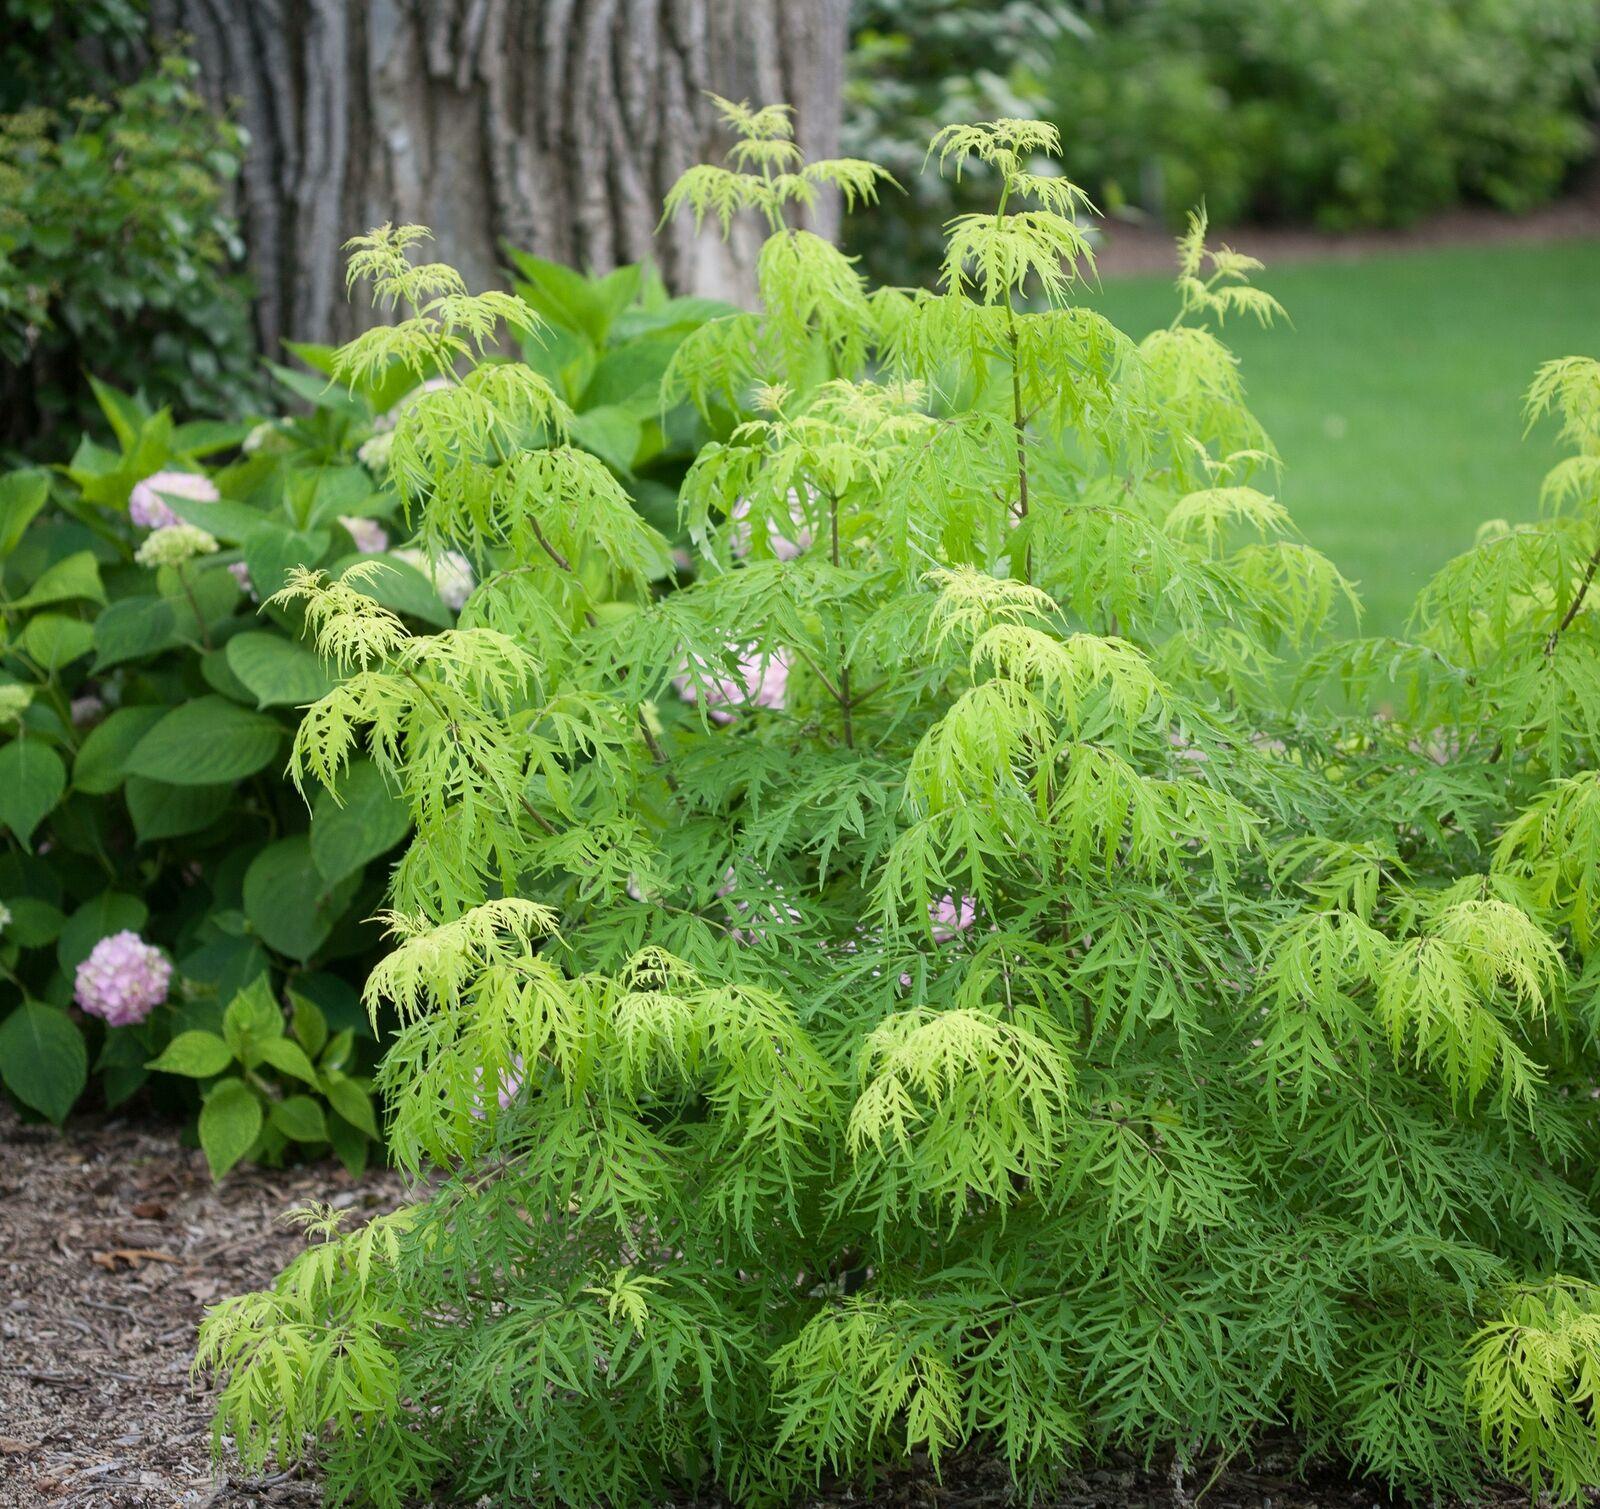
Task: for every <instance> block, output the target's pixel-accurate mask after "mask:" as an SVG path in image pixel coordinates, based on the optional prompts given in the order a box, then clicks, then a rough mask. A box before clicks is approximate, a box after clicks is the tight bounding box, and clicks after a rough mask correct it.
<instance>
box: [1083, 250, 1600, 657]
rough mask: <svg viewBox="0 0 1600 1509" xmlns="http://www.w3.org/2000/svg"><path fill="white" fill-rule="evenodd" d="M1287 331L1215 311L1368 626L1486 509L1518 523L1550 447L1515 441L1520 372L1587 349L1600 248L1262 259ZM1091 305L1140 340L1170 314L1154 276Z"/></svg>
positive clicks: (1384, 626) (1541, 438)
mask: <svg viewBox="0 0 1600 1509" xmlns="http://www.w3.org/2000/svg"><path fill="white" fill-rule="evenodd" d="M1258 281H1259V282H1260V283H1261V285H1262V286H1263V287H1265V288H1267V289H1269V290H1270V291H1271V292H1272V293H1274V294H1276V295H1277V296H1278V298H1279V299H1281V300H1282V302H1283V303H1284V305H1285V307H1286V308H1287V309H1288V311H1289V316H1290V318H1291V320H1292V321H1293V324H1292V326H1291V325H1279V326H1277V327H1276V328H1274V329H1272V330H1266V331H1263V330H1258V329H1257V328H1255V326H1254V324H1253V323H1252V324H1249V325H1246V324H1245V323H1242V322H1241V323H1237V324H1235V323H1233V322H1230V324H1229V326H1228V329H1227V331H1226V332H1225V335H1226V338H1227V339H1228V341H1229V343H1230V344H1231V345H1232V346H1233V348H1234V349H1235V350H1236V351H1237V352H1238V354H1239V356H1240V358H1241V360H1242V362H1243V371H1244V378H1245V383H1246V387H1247V389H1248V392H1249V395H1250V401H1251V404H1252V407H1253V408H1254V409H1255V411H1256V413H1257V415H1258V416H1259V417H1260V418H1261V420H1262V422H1263V423H1264V424H1265V425H1266V427H1267V431H1268V433H1269V434H1270V435H1271V436H1272V438H1273V440H1274V441H1275V442H1276V443H1277V446H1278V449H1279V451H1280V452H1281V453H1282V456H1283V460H1284V472H1283V480H1282V486H1281V489H1280V496H1281V497H1282V498H1283V501H1284V502H1285V504H1286V505H1287V506H1288V508H1289V510H1290V512H1291V513H1292V514H1293V516H1294V518H1295V520H1296V522H1297V523H1298V524H1299V526H1300V528H1301V529H1302V530H1304V532H1305V534H1306V536H1307V538H1308V539H1309V540H1310V541H1311V543H1312V544H1314V545H1316V546H1318V547H1319V548H1320V549H1322V550H1325V551H1326V552H1327V553H1328V554H1329V555H1331V556H1332V557H1333V559H1334V560H1335V561H1336V562H1337V563H1338V565H1339V566H1340V568H1341V569H1342V570H1343V571H1344V572H1345V574H1346V575H1348V576H1350V577H1351V578H1352V579H1354V580H1355V581H1356V582H1357V583H1358V584H1359V587H1360V590H1361V595H1362V598H1363V600H1364V601H1365V603H1366V605H1367V613H1366V620H1365V624H1366V627H1367V628H1368V629H1369V630H1374V631H1383V630H1390V629H1395V628H1398V627H1399V626H1400V625H1401V624H1402V623H1403V622H1404V620H1405V616H1406V613H1407V612H1408V610H1409V608H1410V604H1411V599H1412V597H1413V595H1414V593H1415V592H1416V589H1417V587H1418V586H1419V585H1420V584H1421V583H1422V582H1423V581H1425V580H1426V579H1427V577H1428V576H1429V574H1431V572H1432V571H1433V570H1434V569H1435V568H1436V567H1437V566H1438V565H1439V564H1440V563H1441V562H1443V561H1445V560H1446V559H1448V558H1449V557H1450V556H1451V555H1454V554H1455V553H1456V552H1458V551H1460V550H1462V549H1464V548H1466V547H1467V546H1468V545H1470V544H1471V542H1472V537H1473V531H1474V529H1475V528H1476V526H1477V525H1478V524H1479V522H1480V521H1482V520H1484V519H1488V518H1507V519H1524V518H1529V517H1531V516H1532V515H1533V514H1534V513H1535V512H1536V511H1537V509H1538V490H1539V482H1540V479H1541V478H1542V477H1543V475H1544V472H1545V470H1546V468H1547V467H1548V466H1549V465H1550V464H1551V462H1552V460H1554V459H1555V457H1556V455H1557V454H1558V452H1557V449H1556V446H1555V443H1554V432H1553V428H1552V427H1551V426H1549V425H1545V426H1542V427H1541V428H1540V429H1538V430H1536V431H1534V433H1533V434H1532V435H1530V436H1529V437H1528V438H1527V439H1526V440H1524V439H1523V436H1522V430H1523V424H1522V418H1521V406H1522V395H1523V393H1524V392H1525V391H1526V389H1527V386H1528V382H1529V379H1530V378H1531V377H1532V376H1533V372H1534V368H1535V367H1536V366H1537V365H1538V364H1539V363H1540V362H1541V361H1544V360H1546V359H1548V358H1550V357H1554V356H1567V355H1571V354H1594V355H1600V241H1586V242H1569V243H1565V244H1558V245H1552V246H1503V247H1485V248H1476V247H1475V248H1462V249H1452V250H1444V251H1426V252H1424V251H1418V252H1413V253H1408V254H1401V255H1390V256H1383V257H1374V258H1372V259H1370V260H1367V261H1361V262H1320V263H1302V264H1299V265H1296V266H1287V267H1284V268H1282V269H1279V270H1274V269H1272V268H1270V267H1269V268H1268V269H1267V271H1266V272H1265V273H1264V274H1262V275H1261V276H1260V278H1259V279H1258ZM1090 302H1092V303H1093V304H1095V305H1096V307H1099V308H1100V309H1102V310H1103V311H1104V312H1105V313H1106V314H1108V315H1109V316H1110V317H1111V318H1112V319H1113V320H1115V321H1116V323H1117V324H1118V325H1120V326H1121V327H1122V328H1123V329H1124V330H1126V331H1128V332H1129V333H1130V334H1132V335H1143V334H1144V333H1145V332H1146V331H1148V330H1149V329H1151V328H1152V327H1153V326H1155V325H1164V324H1166V323H1167V321H1168V319H1170V318H1171V314H1172V308H1173V304H1172V296H1171V291H1170V287H1169V286H1168V285H1167V284H1166V283H1165V282H1163V281H1162V280H1160V279H1154V278H1130V279H1126V280H1119V281H1116V282H1110V283H1107V284H1106V285H1105V288H1104V289H1103V291H1101V292H1100V293H1098V294H1096V295H1094V296H1092V298H1091V299H1090Z"/></svg>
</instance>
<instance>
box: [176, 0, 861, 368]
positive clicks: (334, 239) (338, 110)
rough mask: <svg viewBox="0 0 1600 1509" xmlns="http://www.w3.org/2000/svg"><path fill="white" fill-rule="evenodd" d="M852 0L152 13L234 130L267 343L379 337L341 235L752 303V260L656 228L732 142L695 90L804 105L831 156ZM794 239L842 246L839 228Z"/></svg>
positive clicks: (828, 225) (362, 3) (825, 215)
mask: <svg viewBox="0 0 1600 1509" xmlns="http://www.w3.org/2000/svg"><path fill="white" fill-rule="evenodd" d="M848 9H849V5H848V0H153V4H152V6H151V12H152V19H153V21H154V23H155V26H156V29H157V31H158V33H163V34H167V35H172V34H177V33H182V34H184V35H186V36H187V38H188V39H189V44H188V45H189V46H190V48H191V50H192V52H193V55H194V56H195V57H196V58H197V59H198V61H199V63H200V65H201V68H202V71H203V84H204V87H205V88H206V89H207V90H208V91H209V93H210V95H211V97H212V98H213V100H214V101H215V102H216V103H217V104H219V105H226V106H228V107H230V108H231V109H232V110H233V111H234V114H235V117H236V119H237V120H238V121H239V123H240V124H241V125H243V126H244V127H245V128H246V129H247V130H248V131H249V132H250V138H251V145H250V154H249V157H248V160H247V162H246V165H245V170H244V174H243V181H242V184H241V186H240V197H239V206H238V208H239V215H240V221H241V225H242V228H243V231H244V235H245V239H246V243H247V246H248V250H249V259H250V266H251V270H252V272H253V274H254V277H255V281H256V285H257V290H258V296H257V307H256V320H257V326H258V329H259V333H260V336H261V341H262V348H263V350H265V351H266V352H267V353H268V354H269V355H271V354H273V353H275V352H276V351H277V349H278V344H279V342H280V341H281V340H283V339H285V338H292V339H300V340H322V341H328V340H341V339H344V338H346V337H348V336H349V335H351V334H353V333H354V332H355V331H356V330H357V329H359V328H361V326H363V325H365V324H369V323H371V322H372V320H373V319H374V318H376V317H377V316H375V315H374V314H373V312H372V311H371V310H370V309H368V308H367V307H366V306H365V303H364V301H361V300H359V299H358V300H357V301H355V302H349V301H347V300H346V298H345V294H344V282H343V257H342V255H341V253H340V249H339V248H340V246H341V244H342V242H343V241H344V240H345V238H346V237H348V236H351V235H354V234H356V233H358V232H360V231H363V230H366V229H367V228H368V227H369V226H371V225H375V224H378V223H379V222H381V221H385V220H393V221H397V222H402V221H419V222H421V223H422V224H424V225H429V226H431V227H432V228H433V230H434V233H435V235H436V236H437V238H438V252H437V255H438V256H439V257H440V258H441V259H443V260H446V261H449V262H452V263H454V264H455V265H456V266H457V267H459V268H460V269H461V271H462V273H463V275H464V276H465V277H466V279H467V282H468V285H469V286H471V287H494V286H504V276H503V274H502V272H501V268H502V267H503V266H504V261H505V259H504V257H503V255H502V254H501V250H500V246H501V242H502V241H509V242H510V243H511V244H512V245H514V246H516V247H519V248H523V249H526V250H528V251H532V252H536V253H537V254H538V255H540V256H543V257H549V258H552V259H555V260H558V261H562V262H566V263H569V264H571V265H573V266H577V267H592V268H594V269H595V270H597V271H602V272H603V271H606V270H609V269H610V268H612V267H614V266H616V265H618V264H619V263H624V262H635V261H640V260H643V259H645V258H651V259H653V260H654V261H655V262H656V264H657V265H658V266H659V267H660V268H661V270H662V273H663V275H664V276H665V277H666V279H667V282H668V283H669V285H670V286H671V287H672V288H673V289H674V290H675V291H677V292H682V293H702V294H714V295H719V296H723V297H734V298H743V297H747V296H748V293H749V282H748V272H747V271H746V270H747V269H748V267H749V266H750V262H751V258H750V255H749V254H750V251H751V244H750V242H749V240H748V239H746V240H744V241H742V242H740V241H736V242H735V244H734V245H733V246H732V247H731V248H730V247H725V246H723V245H722V244H721V242H720V240H719V239H718V237H717V235H716V232H715V227H708V228H707V230H706V231H705V232H703V233H700V234H696V233H695V232H694V229H693V226H692V225H691V224H690V223H688V222H687V221H674V222H673V223H671V224H669V225H666V226H663V227H662V228H661V231H660V233H659V234H657V233H656V225H657V222H658V220H659V219H660V214H661V199H662V196H663V195H664V194H665V193H666V191H667V189H668V188H669V187H670V186H671V184H672V182H673V180H674V179H675V178H676V177H677V176H678V174H679V173H680V172H682V171H683V169H684V168H686V167H688V166H689V165H690V164H691V163H694V162H697V161H700V160H702V159H704V158H706V157H715V156H717V155H719V154H720V152H721V150H722V148H723V146H724V145H725V142H724V141H723V139H722V137H721V135H720V133H719V132H718V130H717V127H716V121H715V113H714V110H713V108H712V107H711V105H710V102H709V101H708V100H707V99H706V98H705V92H706V91H708V90H709V91H713V92H715V93H717V94H722V95H726V96H728V97H730V98H733V99H741V98H748V99H750V100H751V101H752V102H754V103H765V102H769V101H775V100H781V101H785V102H787V103H789V104H791V105H793V106H794V107H795V120H796V129H797V135H798V138H799V141H800V144H801V146H802V147H803V148H804V150H805V151H806V153H807V154H808V155H809V156H812V157H826V156H832V155H835V154H836V153H837V150H838V129H839V114H840V91H841V87H842V81H843V69H844V49H845V39H846V23H847V15H848ZM807 223H808V224H809V225H810V226H811V228H812V229H814V230H817V231H818V232H819V233H821V234H823V235H827V236H830V237H831V236H833V235H834V234H835V233H836V231H837V228H838V209H837V206H836V204H834V203H833V202H831V201H830V202H820V201H819V204H818V206H817V208H816V210H815V211H814V212H813V213H812V214H811V215H810V217H809V219H808V221H807Z"/></svg>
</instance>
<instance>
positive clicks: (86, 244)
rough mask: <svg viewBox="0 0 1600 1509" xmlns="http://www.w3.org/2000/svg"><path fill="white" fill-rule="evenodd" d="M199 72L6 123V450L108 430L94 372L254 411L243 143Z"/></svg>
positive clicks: (1, 202)
mask: <svg viewBox="0 0 1600 1509" xmlns="http://www.w3.org/2000/svg"><path fill="white" fill-rule="evenodd" d="M194 72H195V69H194V65H193V64H192V63H190V62H188V61H187V60H186V59H184V58H181V57H177V56H167V57H164V58H162V59H161V60H160V61H159V62H158V64H157V65H156V66H155V67H154V68H153V69H152V70H151V71H150V72H148V73H146V74H145V75H144V76H142V77H141V78H139V79H137V80H136V81H135V82H134V83H132V84H129V85H127V86H126V87H124V88H121V89H118V90H116V91H115V92H114V93H112V94H111V95H110V96H108V97H107V98H104V99H101V98H95V97H92V96H85V97H75V98H73V99H72V100H71V102H70V103H66V102H63V100H62V99H61V97H59V96H58V97H55V98H52V99H51V100H50V101H49V103H40V102H34V103H32V104H30V105H27V106H25V107H23V108H22V109H20V110H18V111H16V112H15V113H12V114H9V115H5V116H0V363H3V367H0V410H3V417H0V447H7V448H15V449H21V450H24V451H27V452H30V453H32V454H35V455H48V454H51V453H53V452H56V451H59V450H60V448H61V446H62V439H61V435H62V433H63V432H65V433H67V434H70V433H72V432H73V431H75V430H77V429H80V428H83V427H84V426H86V425H88V424H91V423H93V422H95V421H96V420H97V419H98V417H99V416H98V414H97V413H95V412H94V399H93V395H92V394H91V393H90V391H89V388H88V386H87V383H86V381H85V375H86V374H88V375H92V376H94V377H97V378H99V379H101V380H103V381H106V382H109V383H112V384H113V385H115V386H118V387H122V388H127V389H135V388H136V389H138V390H139V391H140V392H141V393H143V394H144V395H146V397H147V398H148V399H149V401H150V402H152V403H153V404H155V405H157V406H161V405H172V406H174V407H176V408H177V409H179V410H180V411H182V412H185V413H238V412H240V411H241V410H242V409H244V408H246V407H248V403H249V400H250V398H251V396H252V393H253V389H254V388H255V387H256V384H255V381H254V375H253V374H254V369H255V355H254V345H253V340H254V338H253V335H252V332H251V323H250V312H249V295H248V289H247V287H246V285H245V283H244V282H243V280H242V279H241V277H240V276H239V274H238V267H239V261H240V256H241V252H242V248H241V246H240V244H239V241H238V236H237V232H236V230H235V228H234V223H233V220H232V218H231V216H230V215H229V213H228V211H227V206H226V198H227V193H228V186H229V183H230V181H231V180H232V178H233V177H234V176H235V174H236V173H237V172H238V169H239V164H240V161H241V156H242V153H243V151H244V141H243V137H242V134H241V133H240V132H239V131H238V130H237V128H235V127H234V126H232V125H230V124H229V123H228V122H227V121H225V120H221V119H218V118H217V117H216V116H214V115H212V114H211V113H210V112H209V111H208V110H207V109H206V107H205V105H204V104H203V102H202V101H201V100H200V98H199V96H198V95H197V94H196V93H195V92H194V89H193V87H192V83H193V78H194Z"/></svg>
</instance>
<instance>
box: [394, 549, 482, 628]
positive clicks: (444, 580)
mask: <svg viewBox="0 0 1600 1509" xmlns="http://www.w3.org/2000/svg"><path fill="white" fill-rule="evenodd" d="M394 558H395V559H396V560H397V561H404V562H405V563H406V564H407V565H408V566H415V567H416V569H417V570H418V571H420V572H421V573H422V574H423V575H424V576H425V577H427V578H428V580H429V581H430V582H432V583H433V590H434V591H435V592H437V593H438V594H439V599H440V601H441V602H443V604H444V605H445V607H447V608H448V609H449V610H450V611H451V612H452V613H459V612H460V611H461V609H462V608H463V607H464V606H465V605H466V601H467V599H468V598H469V597H471V596H472V589H473V588H474V587H475V586H476V585H477V578H476V577H474V576H473V574H472V562H471V561H469V560H468V559H467V558H466V556H464V555H462V554H461V552H460V551H459V550H447V551H445V552H444V554H443V555H441V556H440V557H439V558H438V559H437V560H433V561H430V560H429V559H428V553H427V551H425V550H417V549H415V548H407V549H405V550H397V551H395V552H394Z"/></svg>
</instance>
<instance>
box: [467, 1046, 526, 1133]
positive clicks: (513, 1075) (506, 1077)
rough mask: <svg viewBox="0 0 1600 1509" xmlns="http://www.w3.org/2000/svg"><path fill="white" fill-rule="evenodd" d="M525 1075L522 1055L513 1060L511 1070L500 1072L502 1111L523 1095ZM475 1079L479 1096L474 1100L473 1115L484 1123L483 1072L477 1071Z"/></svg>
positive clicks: (498, 1097)
mask: <svg viewBox="0 0 1600 1509" xmlns="http://www.w3.org/2000/svg"><path fill="white" fill-rule="evenodd" d="M523 1073H524V1070H523V1067H522V1055H521V1054H520V1053H519V1054H517V1055H516V1057H515V1058H513V1059H512V1060H511V1067H510V1068H509V1069H502V1070H501V1071H500V1092H499V1094H498V1096H497V1097H496V1099H498V1100H499V1102H500V1109H501V1110H502V1111H503V1110H505V1108H506V1107H507V1106H508V1105H510V1104H511V1102H512V1101H513V1100H515V1099H516V1098H517V1096H519V1095H520V1094H521V1093H522V1082H523ZM473 1078H474V1079H475V1080H476V1081H477V1085H478V1094H477V1095H476V1096H475V1097H474V1098H473V1106H472V1115H473V1118H474V1119H475V1120H477V1121H482V1120H483V1117H484V1109H483V1070H482V1069H478V1070H476V1071H475V1072H474V1074H473Z"/></svg>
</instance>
